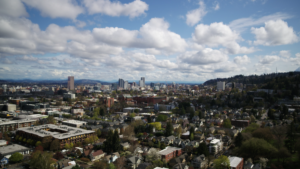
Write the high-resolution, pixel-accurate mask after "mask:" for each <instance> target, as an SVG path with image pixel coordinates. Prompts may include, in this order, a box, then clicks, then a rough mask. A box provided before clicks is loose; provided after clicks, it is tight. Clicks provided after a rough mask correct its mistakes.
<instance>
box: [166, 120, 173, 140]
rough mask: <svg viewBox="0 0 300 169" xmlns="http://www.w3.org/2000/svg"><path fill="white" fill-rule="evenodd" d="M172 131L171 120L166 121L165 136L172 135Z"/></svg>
mask: <svg viewBox="0 0 300 169" xmlns="http://www.w3.org/2000/svg"><path fill="white" fill-rule="evenodd" d="M172 133H173V125H172V123H171V122H168V123H167V126H166V137H169V136H170V135H172Z"/></svg>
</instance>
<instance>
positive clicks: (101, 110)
mask: <svg viewBox="0 0 300 169" xmlns="http://www.w3.org/2000/svg"><path fill="white" fill-rule="evenodd" d="M99 114H100V116H104V109H102V108H101V107H100V112H99Z"/></svg>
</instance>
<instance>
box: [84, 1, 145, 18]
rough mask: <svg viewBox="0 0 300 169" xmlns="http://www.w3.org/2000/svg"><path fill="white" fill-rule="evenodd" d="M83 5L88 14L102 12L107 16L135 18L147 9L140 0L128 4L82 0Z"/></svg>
mask: <svg viewBox="0 0 300 169" xmlns="http://www.w3.org/2000/svg"><path fill="white" fill-rule="evenodd" d="M83 3H84V5H85V6H86V8H87V9H88V12H89V14H96V13H102V14H105V15H109V16H129V17H130V18H135V17H138V16H140V15H143V14H145V11H147V10H148V4H146V3H145V2H143V1H141V0H134V1H133V2H130V3H128V4H122V3H121V2H119V1H116V2H111V1H110V0H84V2H83Z"/></svg>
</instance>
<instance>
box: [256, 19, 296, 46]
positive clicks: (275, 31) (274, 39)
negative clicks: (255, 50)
mask: <svg viewBox="0 0 300 169" xmlns="http://www.w3.org/2000/svg"><path fill="white" fill-rule="evenodd" d="M251 32H252V33H253V34H254V35H255V37H256V41H254V44H255V45H265V46H277V45H286V44H292V43H295V42H298V37H297V35H296V33H295V32H294V30H293V28H292V27H289V26H288V24H287V22H284V21H283V20H275V21H274V20H271V21H268V22H266V23H265V27H260V28H253V27H252V28H251Z"/></svg>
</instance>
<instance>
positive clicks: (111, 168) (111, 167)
mask: <svg viewBox="0 0 300 169" xmlns="http://www.w3.org/2000/svg"><path fill="white" fill-rule="evenodd" d="M115 168H116V167H115V165H114V163H110V164H109V165H108V169H115Z"/></svg>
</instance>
